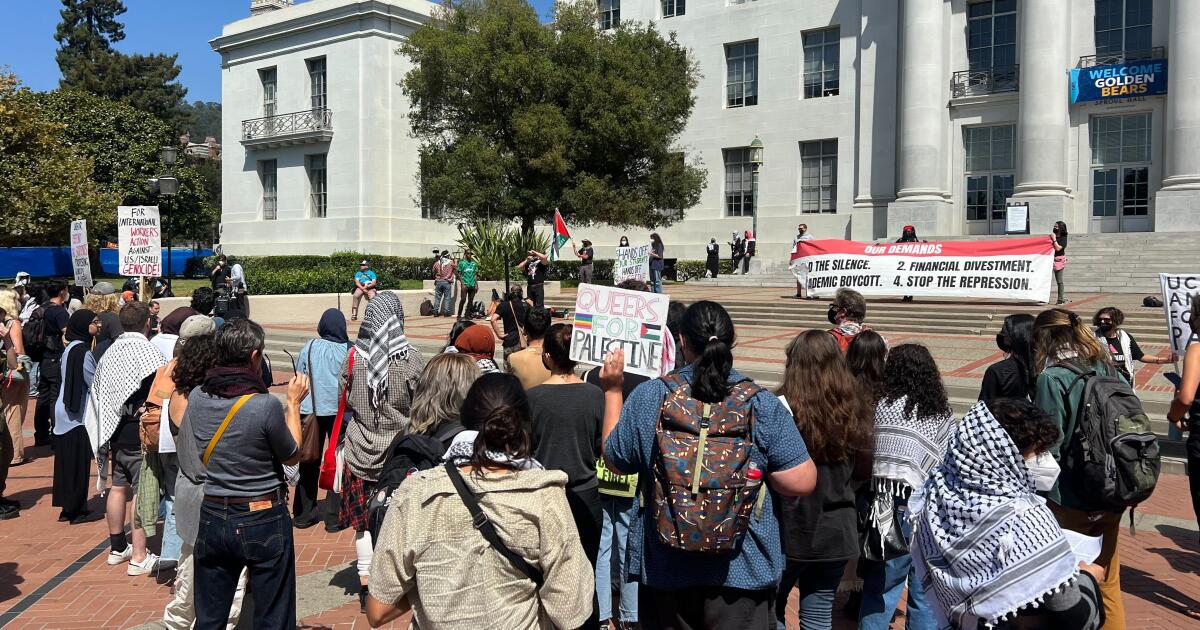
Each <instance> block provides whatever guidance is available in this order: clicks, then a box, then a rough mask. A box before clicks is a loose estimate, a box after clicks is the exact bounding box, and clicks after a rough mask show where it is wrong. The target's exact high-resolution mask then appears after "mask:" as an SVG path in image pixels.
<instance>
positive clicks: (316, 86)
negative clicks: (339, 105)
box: [306, 57, 328, 111]
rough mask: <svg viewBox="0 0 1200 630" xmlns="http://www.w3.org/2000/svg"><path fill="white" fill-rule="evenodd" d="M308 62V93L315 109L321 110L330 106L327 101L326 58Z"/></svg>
mask: <svg viewBox="0 0 1200 630" xmlns="http://www.w3.org/2000/svg"><path fill="white" fill-rule="evenodd" d="M306 63H307V64H308V93H309V95H310V99H311V101H312V109H313V111H320V110H323V109H325V108H326V107H327V106H328V102H327V101H326V97H325V94H326V84H325V58H324V57H318V58H317V59H309V60H308V61H307V62H306Z"/></svg>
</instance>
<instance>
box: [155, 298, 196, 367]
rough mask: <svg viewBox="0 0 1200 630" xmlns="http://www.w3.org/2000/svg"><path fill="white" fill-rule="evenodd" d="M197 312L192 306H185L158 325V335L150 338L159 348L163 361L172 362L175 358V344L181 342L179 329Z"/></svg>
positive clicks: (174, 311) (172, 312)
mask: <svg viewBox="0 0 1200 630" xmlns="http://www.w3.org/2000/svg"><path fill="white" fill-rule="evenodd" d="M195 314H196V311H194V310H192V308H191V307H190V306H183V307H180V308H177V309H175V310H173V311H171V314H170V315H167V316H166V317H164V318H162V320H161V321H160V322H159V323H158V334H157V335H154V336H153V337H151V338H150V343H151V344H153V345H154V347H155V348H158V351H159V352H161V353H162V355H163V359H166V360H167V361H170V360H171V359H174V358H175V343H176V342H177V341H179V328H180V327H181V326H183V322H185V321H187V318H189V317H191V316H192V315H195Z"/></svg>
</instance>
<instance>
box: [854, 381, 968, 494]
mask: <svg viewBox="0 0 1200 630" xmlns="http://www.w3.org/2000/svg"><path fill="white" fill-rule="evenodd" d="M907 400H908V398H907V397H901V398H899V399H897V400H893V401H887V400H881V401H879V405H878V407H876V409H875V464H874V471H873V474H874V477H875V489H876V490H878V491H880V492H890V493H892V494H895V495H903V494H905V493H907V492H908V491H909V490H911V489H913V488H919V487H921V484H923V483H925V477H926V476H928V475H929V471H930V469H932V468H933V467H934V466H936V465H937V463H938V462H939V461H941V459H942V453H943V452H944V451H945V449H946V442H947V441H948V440H949V439H950V434H951V433H952V432H953V431H954V416H953V415H952V414H951V413H950V412H949V411H947V412H946V413H944V414H939V415H936V416H931V417H921V416H910V415H908V414H907V413H905V412H904V404H905V401H907Z"/></svg>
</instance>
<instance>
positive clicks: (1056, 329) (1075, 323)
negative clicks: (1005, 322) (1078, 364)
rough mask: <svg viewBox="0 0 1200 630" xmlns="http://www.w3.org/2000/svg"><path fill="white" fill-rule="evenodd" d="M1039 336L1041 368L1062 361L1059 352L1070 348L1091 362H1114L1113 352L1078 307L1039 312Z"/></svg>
mask: <svg viewBox="0 0 1200 630" xmlns="http://www.w3.org/2000/svg"><path fill="white" fill-rule="evenodd" d="M1033 332H1034V340H1035V348H1034V350H1035V353H1034V361H1035V362H1036V365H1035V366H1034V367H1035V368H1036V369H1037V370H1038V372H1041V371H1042V370H1043V369H1045V367H1046V366H1047V364H1050V363H1053V362H1056V361H1058V358H1059V354H1060V353H1062V352H1064V351H1068V352H1073V353H1075V354H1076V355H1078V357H1079V359H1080V360H1082V361H1086V362H1087V363H1104V364H1108V365H1112V356H1111V355H1109V353H1108V350H1106V349H1105V348H1104V346H1102V345H1100V341H1099V340H1098V339H1096V335H1095V333H1093V332H1092V329H1091V328H1090V327H1088V325H1087V322H1085V321H1084V320H1083V318H1082V317H1080V316H1079V314H1078V313H1076V312H1074V311H1069V310H1066V309H1061V308H1052V309H1050V310H1046V311H1042V312H1041V313H1039V314H1038V316H1037V319H1036V320H1034V323H1033Z"/></svg>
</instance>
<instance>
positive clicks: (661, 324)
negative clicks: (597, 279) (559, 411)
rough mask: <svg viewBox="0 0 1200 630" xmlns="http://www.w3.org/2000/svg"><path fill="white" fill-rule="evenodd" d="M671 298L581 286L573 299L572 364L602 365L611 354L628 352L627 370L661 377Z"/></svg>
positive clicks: (653, 294) (595, 286)
mask: <svg viewBox="0 0 1200 630" xmlns="http://www.w3.org/2000/svg"><path fill="white" fill-rule="evenodd" d="M670 301H671V298H670V297H669V296H666V295H663V294H661V293H643V292H641V291H626V290H625V289H617V288H615V287H602V286H599V285H595V284H581V285H579V291H578V293H576V296H575V321H574V329H573V332H572V333H571V359H572V360H574V361H578V362H580V363H590V364H592V365H603V364H604V355H606V354H608V353H609V351H612V350H618V349H623V350H625V371H626V372H632V373H634V374H641V375H643V376H649V377H656V376H658V375H659V374H660V373H661V372H660V370H661V368H662V361H663V343H664V342H665V339H666V336H667V334H669V333H668V332H667V305H668V303H669V302H670Z"/></svg>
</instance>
